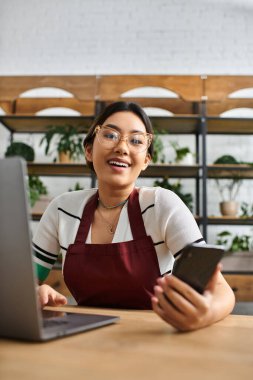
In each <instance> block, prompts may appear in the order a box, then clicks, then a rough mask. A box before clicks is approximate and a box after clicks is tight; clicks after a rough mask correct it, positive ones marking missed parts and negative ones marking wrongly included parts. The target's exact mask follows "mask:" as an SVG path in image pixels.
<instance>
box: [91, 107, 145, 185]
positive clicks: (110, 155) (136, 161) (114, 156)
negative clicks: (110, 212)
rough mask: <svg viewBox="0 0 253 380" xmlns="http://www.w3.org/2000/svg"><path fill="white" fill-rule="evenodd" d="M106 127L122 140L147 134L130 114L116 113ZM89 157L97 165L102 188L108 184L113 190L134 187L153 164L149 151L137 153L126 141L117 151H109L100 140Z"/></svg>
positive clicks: (126, 112)
mask: <svg viewBox="0 0 253 380" xmlns="http://www.w3.org/2000/svg"><path fill="white" fill-rule="evenodd" d="M103 125H104V126H105V125H110V127H111V128H112V129H115V130H116V131H118V132H120V134H121V137H122V138H124V137H125V136H127V135H129V134H130V133H134V132H140V133H144V134H145V133H146V128H145V125H144V124H143V122H142V121H141V120H140V119H139V117H138V116H136V115H135V114H134V113H132V112H129V111H121V112H116V113H114V114H113V115H111V116H109V117H108V118H107V119H106V120H105V121H104V123H103ZM85 156H86V159H87V160H88V161H91V162H92V163H93V166H94V169H95V172H96V175H97V178H98V182H99V185H100V186H101V185H102V183H106V184H108V185H110V186H118V187H126V186H129V187H131V186H133V184H134V182H135V181H136V179H137V177H138V176H139V174H140V172H141V171H142V170H145V169H146V167H147V165H148V163H149V162H150V155H149V153H148V152H147V150H144V151H142V152H138V153H135V152H133V151H132V149H131V148H130V147H129V146H128V144H127V142H126V140H125V141H119V143H118V144H117V145H116V146H115V147H112V148H110V149H108V148H107V147H106V148H105V147H104V146H103V145H101V143H100V142H99V141H98V137H97V136H96V137H95V139H94V142H93V146H88V147H86V150H85Z"/></svg>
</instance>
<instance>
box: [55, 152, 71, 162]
mask: <svg viewBox="0 0 253 380" xmlns="http://www.w3.org/2000/svg"><path fill="white" fill-rule="evenodd" d="M58 157H59V162H61V163H62V164H69V163H70V162H72V159H71V158H70V152H59V154H58Z"/></svg>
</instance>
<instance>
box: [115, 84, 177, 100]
mask: <svg viewBox="0 0 253 380" xmlns="http://www.w3.org/2000/svg"><path fill="white" fill-rule="evenodd" d="M121 97H123V98H127V97H129V98H130V97H132V98H179V96H178V94H176V93H175V92H173V91H170V90H167V89H166V88H162V87H152V86H146V87H138V88H133V89H131V90H129V91H126V92H124V93H123V94H121Z"/></svg>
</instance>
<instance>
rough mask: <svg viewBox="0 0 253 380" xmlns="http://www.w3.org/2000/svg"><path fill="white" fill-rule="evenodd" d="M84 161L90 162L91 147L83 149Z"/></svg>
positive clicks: (87, 146)
mask: <svg viewBox="0 0 253 380" xmlns="http://www.w3.org/2000/svg"><path fill="white" fill-rule="evenodd" d="M84 155H85V158H86V161H89V162H92V145H86V147H85V149H84Z"/></svg>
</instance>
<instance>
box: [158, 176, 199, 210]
mask: <svg viewBox="0 0 253 380" xmlns="http://www.w3.org/2000/svg"><path fill="white" fill-rule="evenodd" d="M154 186H160V187H163V188H164V189H168V190H171V191H173V192H174V193H175V194H177V195H178V196H179V198H181V199H182V201H183V202H184V203H185V204H186V206H187V207H188V208H189V209H190V210H191V211H192V210H193V198H192V194H191V193H184V192H183V190H182V184H181V182H180V181H177V182H175V183H170V182H169V180H168V178H163V179H162V180H160V181H159V180H157V181H155V182H154Z"/></svg>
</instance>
